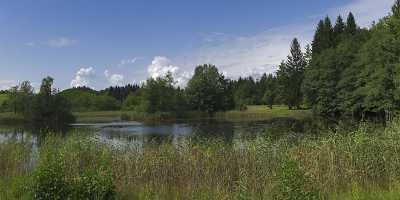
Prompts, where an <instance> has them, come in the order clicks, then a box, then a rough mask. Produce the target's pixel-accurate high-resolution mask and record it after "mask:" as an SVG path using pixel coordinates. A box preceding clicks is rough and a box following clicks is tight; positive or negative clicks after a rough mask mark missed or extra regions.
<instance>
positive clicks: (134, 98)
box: [3, 0, 400, 119]
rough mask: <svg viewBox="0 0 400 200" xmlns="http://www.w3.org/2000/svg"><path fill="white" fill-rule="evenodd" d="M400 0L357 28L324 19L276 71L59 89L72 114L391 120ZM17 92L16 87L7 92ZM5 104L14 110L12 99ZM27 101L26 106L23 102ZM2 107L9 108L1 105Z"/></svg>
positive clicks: (398, 102)
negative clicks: (259, 107)
mask: <svg viewBox="0 0 400 200" xmlns="http://www.w3.org/2000/svg"><path fill="white" fill-rule="evenodd" d="M399 58H400V0H397V1H396V2H395V4H394V6H393V8H392V12H391V14H389V15H388V16H386V17H384V18H383V19H381V20H379V22H378V23H373V24H372V26H371V27H370V28H360V27H359V26H358V25H357V23H356V19H355V18H354V16H353V14H352V13H349V15H348V16H347V19H346V20H343V18H342V17H341V16H338V17H337V19H336V22H335V23H334V24H332V22H331V19H330V18H329V17H326V18H325V19H323V20H321V21H320V22H319V23H318V26H317V28H316V32H315V34H314V39H313V41H312V43H311V44H309V45H307V46H306V47H305V48H304V49H303V48H302V47H301V46H300V43H299V41H298V40H297V39H296V38H295V39H294V40H293V42H292V44H291V48H290V54H289V56H288V57H287V59H286V60H284V61H282V63H281V64H280V65H279V68H278V70H277V72H276V73H274V74H264V75H263V76H262V77H260V78H258V79H256V78H253V77H241V78H239V79H237V80H232V79H228V78H226V77H224V76H223V74H222V73H220V72H219V71H218V68H217V67H216V66H214V65H211V64H205V65H200V66H197V67H196V68H195V71H194V75H193V77H192V78H191V79H190V80H189V82H188V84H187V86H186V88H179V87H175V81H174V80H173V77H172V75H171V74H170V73H169V74H167V75H166V76H164V77H159V78H155V79H154V78H149V79H148V80H147V81H146V82H145V83H144V84H142V85H141V86H139V85H127V86H123V87H110V88H107V89H105V90H102V91H95V90H93V89H90V88H85V87H84V88H71V89H68V90H65V91H62V92H61V93H59V94H58V95H59V96H62V97H64V98H65V99H67V100H68V102H69V103H70V105H71V108H72V110H74V111H97V110H120V109H123V110H130V111H135V112H142V113H157V112H161V113H164V112H168V113H176V114H179V113H183V112H186V111H201V112H205V113H208V114H210V115H211V114H213V113H214V112H217V111H224V110H230V109H240V110H245V109H246V105H254V104H263V105H268V107H270V108H271V109H272V106H273V105H275V104H285V105H287V106H288V107H289V109H303V108H311V109H312V110H313V111H314V112H315V113H316V114H319V115H323V116H326V117H334V118H338V117H353V118H357V119H361V118H365V117H378V118H381V119H388V118H391V117H392V116H393V115H394V114H395V112H396V111H397V110H399V108H400V83H399V82H400V59H399ZM9 93H10V94H13V92H9ZM6 102H8V103H3V104H7V105H8V106H6V107H7V108H8V109H9V110H10V109H11V110H12V109H14V110H15V108H13V105H14V104H10V103H9V102H10V101H6ZM21 105H22V104H21ZM3 108H4V106H3Z"/></svg>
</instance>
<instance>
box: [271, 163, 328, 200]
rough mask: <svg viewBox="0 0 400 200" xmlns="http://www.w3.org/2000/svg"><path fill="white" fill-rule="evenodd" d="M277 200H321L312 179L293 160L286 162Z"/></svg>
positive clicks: (275, 197)
mask: <svg viewBox="0 0 400 200" xmlns="http://www.w3.org/2000/svg"><path fill="white" fill-rule="evenodd" d="M278 180H279V183H278V185H277V187H278V188H277V191H276V194H275V195H274V199H276V200H317V199H321V198H320V196H319V192H318V190H317V189H316V188H315V187H314V186H313V184H312V182H311V180H310V177H309V176H308V175H307V174H306V173H305V172H304V171H303V170H302V169H301V168H300V166H299V164H298V163H297V162H296V161H294V160H291V159H287V160H285V161H284V163H283V166H282V169H281V174H280V176H279V179H278Z"/></svg>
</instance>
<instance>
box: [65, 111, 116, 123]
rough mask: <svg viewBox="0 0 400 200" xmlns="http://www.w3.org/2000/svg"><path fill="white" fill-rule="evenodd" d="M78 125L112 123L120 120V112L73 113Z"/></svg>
mask: <svg viewBox="0 0 400 200" xmlns="http://www.w3.org/2000/svg"><path fill="white" fill-rule="evenodd" d="M73 114H74V116H75V117H76V121H77V122H78V123H92V122H112V121H119V120H121V115H122V111H98V112H75V113H73Z"/></svg>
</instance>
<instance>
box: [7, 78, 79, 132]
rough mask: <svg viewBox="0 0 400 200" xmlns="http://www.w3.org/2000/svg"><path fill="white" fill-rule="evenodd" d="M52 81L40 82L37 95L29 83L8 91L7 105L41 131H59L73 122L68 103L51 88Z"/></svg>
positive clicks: (23, 83)
mask: <svg viewBox="0 0 400 200" xmlns="http://www.w3.org/2000/svg"><path fill="white" fill-rule="evenodd" d="M53 81H54V79H53V78H51V77H46V78H44V79H43V80H42V84H41V86H40V91H39V93H37V94H35V93H34V89H33V87H32V86H31V84H30V82H29V81H24V82H22V83H21V84H20V85H18V86H15V87H13V88H11V89H10V92H9V95H10V97H9V100H8V101H9V103H8V105H9V106H11V107H12V108H13V111H14V112H16V113H19V114H21V115H22V116H23V117H24V119H25V120H26V121H28V122H31V124H32V125H33V126H34V127H35V128H36V129H37V130H41V131H59V130H61V129H63V128H65V127H66V125H68V124H70V123H72V122H74V120H75V118H74V117H73V115H72V113H71V105H70V103H69V101H68V100H67V99H66V98H64V97H63V96H61V95H60V94H59V93H58V91H57V90H55V89H53V88H52V85H53Z"/></svg>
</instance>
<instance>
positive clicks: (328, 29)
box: [323, 16, 333, 49]
mask: <svg viewBox="0 0 400 200" xmlns="http://www.w3.org/2000/svg"><path fill="white" fill-rule="evenodd" d="M323 37H324V44H325V45H324V49H328V48H331V47H332V45H333V28H332V22H331V19H330V18H329V17H328V16H327V17H326V18H325V20H324V36H323Z"/></svg>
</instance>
